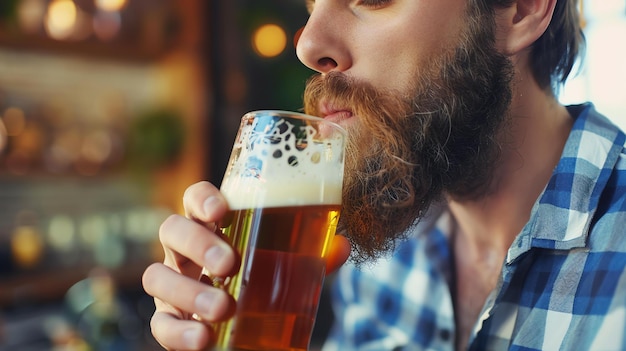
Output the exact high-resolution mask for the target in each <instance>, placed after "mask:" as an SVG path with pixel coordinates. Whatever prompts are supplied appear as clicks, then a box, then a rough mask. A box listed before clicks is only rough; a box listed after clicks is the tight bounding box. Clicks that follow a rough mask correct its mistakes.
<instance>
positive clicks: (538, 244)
mask: <svg viewBox="0 0 626 351" xmlns="http://www.w3.org/2000/svg"><path fill="white" fill-rule="evenodd" d="M570 112H571V113H572V115H577V116H578V117H577V118H576V121H575V124H574V127H573V130H572V131H571V133H570V136H569V138H568V140H567V143H566V145H565V149H564V151H563V155H562V157H561V160H560V162H559V164H558V165H557V167H556V169H555V171H554V173H553V175H552V178H551V179H550V181H549V183H548V184H547V186H546V188H545V190H544V191H543V193H542V194H541V196H540V197H539V199H538V201H537V202H536V203H535V205H534V207H533V209H532V212H531V216H530V220H529V221H528V223H527V224H526V226H525V227H524V228H523V230H522V232H521V233H520V234H519V235H518V236H517V238H516V239H515V241H514V242H513V244H512V245H511V247H510V248H509V251H508V255H507V257H506V262H505V263H504V265H503V269H502V272H501V275H500V280H499V282H498V284H497V286H496V288H495V289H494V291H493V292H492V293H491V295H490V296H489V297H488V299H487V301H486V303H485V306H484V308H483V312H482V313H481V315H480V318H479V320H478V321H477V322H476V326H475V330H474V333H473V335H472V336H471V340H470V344H469V345H468V349H471V350H507V349H508V350H624V349H626V271H625V267H626V152H625V149H624V145H625V139H626V137H625V135H624V133H623V132H621V131H619V130H618V129H617V128H616V127H615V126H614V125H612V124H611V123H610V122H609V121H608V120H607V119H605V118H604V117H603V116H601V115H599V114H598V113H597V112H596V111H595V110H594V108H593V106H592V105H591V104H585V105H580V106H573V107H570ZM431 217H433V218H430V219H425V220H424V221H422V223H421V224H420V225H419V226H418V227H417V228H416V235H415V236H412V238H411V239H409V240H407V241H404V242H402V243H401V244H399V245H398V247H397V250H396V252H395V253H394V255H393V257H391V258H389V259H385V260H380V261H379V262H376V263H375V264H373V265H372V266H365V267H362V268H361V269H357V268H355V267H354V266H352V265H345V266H344V267H342V269H341V270H340V271H339V272H338V274H337V275H336V276H335V277H334V279H335V282H334V288H333V298H334V302H333V303H334V308H335V314H336V316H337V318H336V323H335V325H334V326H333V329H332V330H331V333H330V337H329V339H328V340H327V342H326V344H325V347H324V350H325V351H331V350H333V351H334V350H341V351H347V350H381V351H382V350H454V340H455V322H454V309H453V305H452V296H451V288H450V286H451V282H452V272H453V267H451V262H452V260H451V254H452V253H451V251H450V247H449V243H448V237H449V235H450V230H451V228H452V226H453V225H454V223H453V221H452V218H451V216H450V214H449V213H448V212H447V211H446V210H445V209H442V210H441V211H438V212H437V214H436V215H434V216H431Z"/></svg>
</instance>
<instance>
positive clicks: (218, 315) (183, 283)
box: [142, 263, 236, 350]
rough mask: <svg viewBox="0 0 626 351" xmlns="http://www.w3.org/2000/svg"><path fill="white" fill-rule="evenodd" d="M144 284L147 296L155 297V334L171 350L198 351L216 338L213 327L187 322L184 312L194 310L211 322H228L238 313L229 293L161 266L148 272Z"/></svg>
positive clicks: (159, 264)
mask: <svg viewBox="0 0 626 351" xmlns="http://www.w3.org/2000/svg"><path fill="white" fill-rule="evenodd" d="M142 283H143V287H144V289H145V290H146V293H148V294H149V295H152V296H154V297H155V305H156V312H155V314H154V316H153V318H152V321H151V327H152V333H153V335H154V337H155V339H156V340H158V341H159V343H161V345H162V346H164V347H166V348H169V349H176V350H195V349H199V348H200V347H203V346H204V345H206V344H207V342H208V341H209V340H211V339H212V337H211V333H212V331H211V329H210V328H208V327H207V326H205V325H204V324H202V323H200V322H198V321H195V320H185V319H183V317H184V313H183V312H182V311H193V313H195V314H196V315H197V316H198V317H200V319H201V320H202V321H204V322H207V323H213V322H220V321H224V320H226V319H228V318H230V317H231V316H232V315H233V314H234V312H235V308H236V303H235V300H234V299H233V297H231V296H230V295H228V294H227V293H226V292H225V291H223V290H221V289H217V288H214V287H212V286H210V285H207V284H204V283H201V282H199V281H197V280H195V279H192V278H190V277H186V276H183V275H181V274H178V273H177V272H174V271H173V270H172V269H170V268H169V267H167V266H165V265H163V264H161V263H155V264H152V265H151V266H149V267H148V268H147V269H146V271H145V272H144V275H143V277H142Z"/></svg>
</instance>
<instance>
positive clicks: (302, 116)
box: [241, 110, 348, 137]
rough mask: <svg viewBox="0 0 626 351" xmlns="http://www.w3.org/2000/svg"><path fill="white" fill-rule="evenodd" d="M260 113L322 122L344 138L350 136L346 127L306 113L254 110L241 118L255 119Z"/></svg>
mask: <svg viewBox="0 0 626 351" xmlns="http://www.w3.org/2000/svg"><path fill="white" fill-rule="evenodd" d="M260 113H267V114H275V115H279V116H282V117H295V118H299V119H304V120H310V121H316V122H322V123H325V124H328V125H331V126H332V127H333V128H334V129H335V130H337V131H338V132H340V133H341V134H343V135H344V137H347V135H348V131H347V130H346V129H345V128H344V127H342V126H341V125H340V124H338V123H335V122H331V121H328V120H326V119H324V118H322V117H318V116H313V115H308V114H306V113H302V112H296V111H288V110H254V111H249V112H246V113H245V114H244V115H243V117H241V118H242V119H246V118H252V117H254V116H253V115H254V114H260Z"/></svg>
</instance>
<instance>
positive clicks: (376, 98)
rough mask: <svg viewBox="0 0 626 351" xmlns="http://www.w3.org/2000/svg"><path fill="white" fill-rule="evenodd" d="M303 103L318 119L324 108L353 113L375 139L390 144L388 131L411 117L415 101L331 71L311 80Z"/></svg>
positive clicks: (305, 91)
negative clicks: (409, 113)
mask: <svg viewBox="0 0 626 351" xmlns="http://www.w3.org/2000/svg"><path fill="white" fill-rule="evenodd" d="M303 103H304V112H305V113H307V114H311V115H314V116H320V115H321V111H320V110H321V108H322V106H323V105H326V106H328V107H331V108H338V109H345V110H349V111H351V112H352V114H353V115H354V116H356V117H358V119H359V124H360V127H361V128H363V129H365V130H367V131H368V133H370V137H371V138H373V139H376V140H380V141H385V142H388V138H389V134H388V133H387V132H386V131H388V130H397V128H398V127H400V125H401V124H402V123H403V122H404V120H405V119H406V118H407V117H409V116H408V115H407V114H406V113H407V111H411V105H412V100H411V99H410V98H408V97H405V95H404V94H401V93H400V92H397V91H382V90H380V89H378V88H376V87H375V86H374V85H372V84H371V83H369V82H367V81H363V80H357V79H355V78H353V77H350V76H347V75H345V74H344V73H341V72H330V73H327V74H324V75H322V74H316V75H313V76H311V77H310V78H309V79H308V81H307V84H306V87H305V90H304V97H303ZM391 146H392V147H393V145H391Z"/></svg>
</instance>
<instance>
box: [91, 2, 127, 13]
mask: <svg viewBox="0 0 626 351" xmlns="http://www.w3.org/2000/svg"><path fill="white" fill-rule="evenodd" d="M126 2H127V1H126V0H96V6H97V7H98V8H99V9H100V10H102V11H119V10H121V9H122V8H124V6H126Z"/></svg>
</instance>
